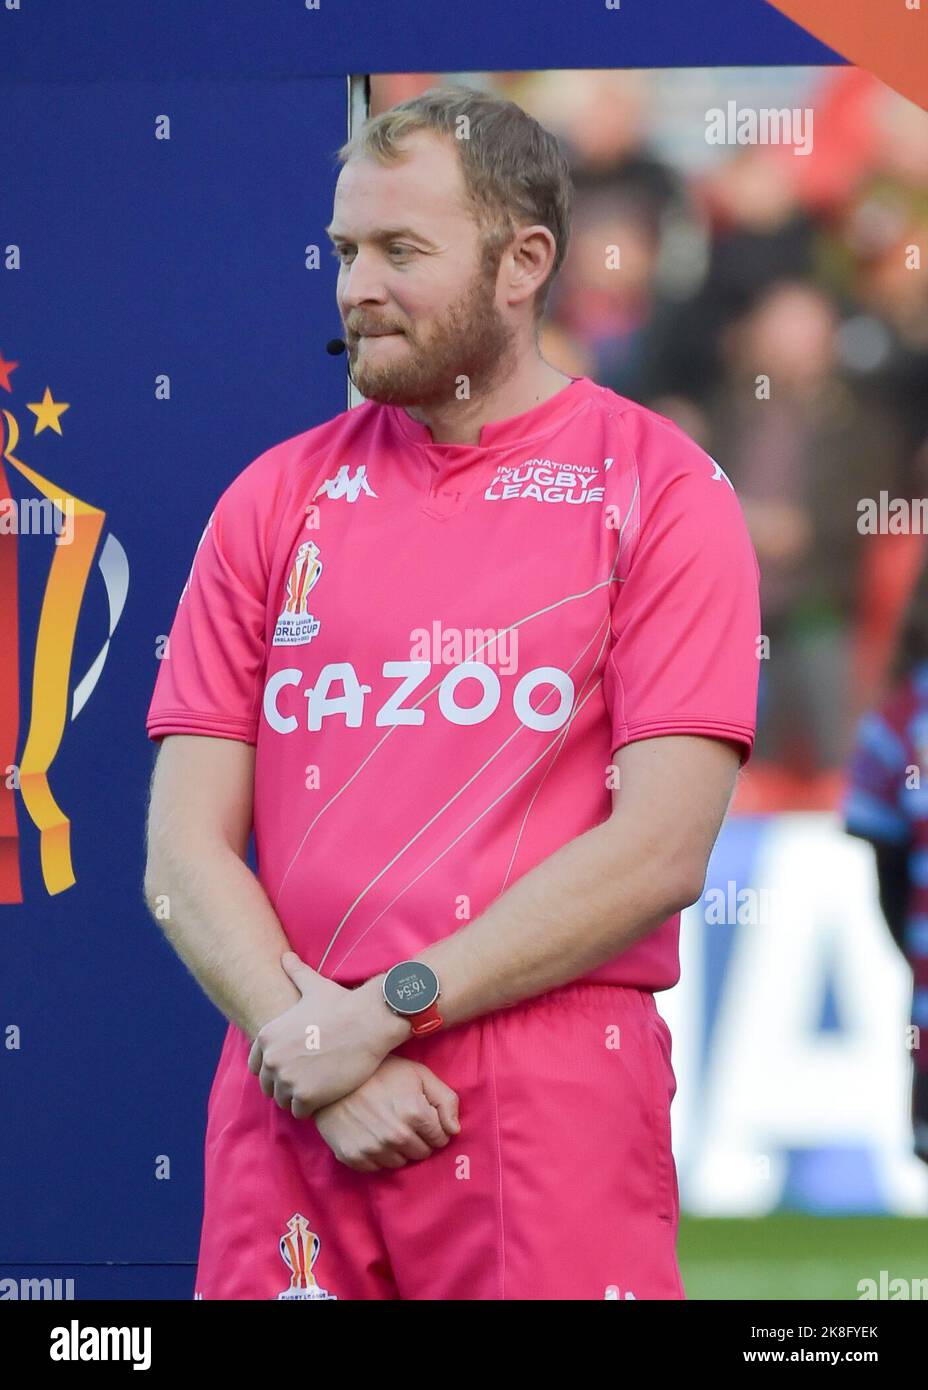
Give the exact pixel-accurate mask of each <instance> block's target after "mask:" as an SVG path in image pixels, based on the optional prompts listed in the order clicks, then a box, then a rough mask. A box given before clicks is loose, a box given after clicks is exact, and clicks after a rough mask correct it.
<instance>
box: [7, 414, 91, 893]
mask: <svg viewBox="0 0 928 1390" xmlns="http://www.w3.org/2000/svg"><path fill="white" fill-rule="evenodd" d="M4 415H5V418H6V423H7V430H8V442H7V444H6V446H5V449H4V458H5V459H6V461H7V463H10V464H12V466H13V467H14V468H15V469H17V470H18V471H19V473H21V474H22V476H23V477H24V478H26V479H27V480H28V481H29V482H30V483H32V484H33V486H34V487H36V488H37V489H38V491H39V492H41V493H42V494H43V495H44V496H46V497H48V498H50V499H51V500H52V502H54V503H55V504H56V505H57V504H58V503H59V502H64V503H68V502H70V503H71V504H72V506H73V508H74V522H73V525H74V532H73V536H72V538H71V543H70V544H69V545H61V546H59V545H55V546H54V555H53V557H52V562H51V566H50V567H49V571H48V575H47V578H46V581H45V593H44V595H43V598H42V610H41V613H40V615H39V627H38V632H37V634H36V640H35V656H34V659H33V666H32V710H31V714H30V720H29V731H28V733H27V735H26V745H25V747H24V749H23V753H22V757H21V759H20V771H19V788H20V792H21V793H22V798H23V802H24V804H25V807H26V810H27V811H28V812H29V815H30V816H31V817H32V821H33V823H34V824H35V826H36V827H37V829H38V831H39V856H40V859H41V863H42V877H43V879H44V881H45V887H46V888H47V889H48V892H49V893H50V894H55V893H63V892H64V890H65V889H66V888H70V887H71V885H72V884H73V883H74V882H75V878H74V870H73V868H72V865H71V822H70V821H69V820H68V818H67V816H66V815H65V813H64V811H63V810H62V809H61V807H60V806H59V805H58V803H57V801H56V800H55V798H54V796H53V794H52V790H51V787H50V786H49V781H48V772H49V769H50V767H51V765H52V763H53V761H54V759H55V756H56V755H57V752H58V748H59V746H60V744H61V739H62V736H63V734H64V730H65V725H66V724H67V721H68V684H69V674H70V670H71V657H72V654H73V651H74V636H75V633H76V631H77V620H78V618H79V617H80V611H81V603H82V601H83V597H84V589H85V587H86V584H87V578H88V575H89V574H90V569H91V565H92V563H93V557H94V554H95V552H96V548H97V542H98V540H99V538H100V533H101V532H102V530H103V524H104V521H105V520H106V513H105V512H102V511H101V510H100V508H99V507H92V506H91V505H90V503H89V502H82V501H81V500H80V498H79V497H75V496H74V494H73V493H70V492H68V491H67V490H66V489H65V488H58V487H55V485H54V484H53V483H51V482H49V480H48V478H43V476H42V474H41V473H37V472H36V471H35V469H34V468H29V467H28V466H27V465H26V464H25V463H23V461H22V459H18V458H17V457H16V455H15V454H14V453H13V450H14V449H15V448H16V447H17V444H18V442H19V426H18V425H17V423H16V420H15V418H14V416H12V415H10V414H9V412H7V411H5V412H4ZM59 510H60V507H59Z"/></svg>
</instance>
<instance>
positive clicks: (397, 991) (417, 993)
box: [383, 960, 438, 1014]
mask: <svg viewBox="0 0 928 1390" xmlns="http://www.w3.org/2000/svg"><path fill="white" fill-rule="evenodd" d="M383 992H384V997H385V998H386V1001H387V1003H388V1004H389V1005H390V1007H391V1008H393V1009H395V1010H396V1011H397V1013H401V1014H419V1013H421V1012H422V1010H423V1009H427V1008H428V1007H429V1005H430V1004H434V1003H435V1000H436V999H437V998H438V976H437V975H436V974H435V971H434V970H430V969H429V967H428V966H427V965H422V964H420V962H419V961H416V960H404V961H401V962H400V964H399V965H394V967H393V969H392V970H388V971H387V974H386V977H385V978H384V982H383Z"/></svg>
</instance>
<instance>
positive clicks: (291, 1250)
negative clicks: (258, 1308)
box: [277, 1212, 338, 1299]
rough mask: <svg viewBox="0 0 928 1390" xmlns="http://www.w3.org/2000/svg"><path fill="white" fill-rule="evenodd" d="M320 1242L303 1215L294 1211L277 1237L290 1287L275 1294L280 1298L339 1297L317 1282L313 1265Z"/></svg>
mask: <svg viewBox="0 0 928 1390" xmlns="http://www.w3.org/2000/svg"><path fill="white" fill-rule="evenodd" d="M320 1244H321V1242H320V1240H319V1237H318V1236H317V1235H316V1233H315V1231H313V1230H311V1229H310V1225H309V1222H308V1221H307V1220H306V1217H305V1216H301V1215H300V1213H299V1212H295V1213H294V1215H293V1216H291V1218H290V1220H289V1221H288V1222H287V1230H286V1232H285V1234H284V1235H282V1236H281V1238H280V1255H281V1259H282V1260H283V1262H284V1264H285V1265H286V1266H287V1268H288V1269H289V1271H290V1284H289V1287H288V1288H286V1289H284V1291H283V1292H282V1293H279V1294H278V1295H277V1297H278V1299H281V1298H335V1299H337V1298H338V1294H335V1293H329V1292H328V1291H327V1290H326V1289H322V1288H320V1287H319V1285H318V1284H317V1283H316V1280H315V1276H314V1275H313V1265H314V1264H315V1263H316V1259H317V1258H318V1255H319V1246H320Z"/></svg>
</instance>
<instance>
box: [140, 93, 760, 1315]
mask: <svg viewBox="0 0 928 1390" xmlns="http://www.w3.org/2000/svg"><path fill="white" fill-rule="evenodd" d="M339 156H340V158H341V159H342V161H343V168H342V169H341V172H340V175H339V178H338V183H337V187H336V192H335V200H334V209H333V218H332V223H331V225H330V227H329V228H328V229H327V230H328V233H329V236H330V238H331V240H332V243H333V248H334V251H335V254H336V255H337V257H338V259H339V272H338V291H337V297H338V306H339V311H340V314H341V317H342V321H343V324H344V329H345V334H346V340H347V346H348V353H349V360H350V364H351V368H352V371H353V376H354V380H355V381H356V383H357V385H358V388H359V390H360V391H361V393H362V395H363V396H365V397H366V400H365V401H364V403H363V404H362V405H360V406H358V407H357V408H355V409H352V410H348V411H345V412H343V413H342V414H340V415H338V416H336V417H335V419H334V420H331V421H328V422H326V423H324V424H322V425H318V426H316V427H315V428H313V429H310V430H308V431H306V432H305V433H304V434H301V435H298V436H296V437H295V438H293V439H289V440H286V441H285V442H283V443H282V444H279V445H277V446H275V447H274V448H272V449H270V450H268V451H267V452H266V453H265V454H262V455H261V456H260V457H259V458H257V459H256V460H254V462H252V463H251V464H250V465H249V466H248V467H247V468H246V469H245V470H244V472H242V473H241V474H240V475H239V476H238V477H237V478H236V479H235V480H234V481H233V483H232V484H231V485H230V486H229V487H228V488H227V489H226V491H225V492H224V493H223V494H222V496H221V498H220V499H219V502H218V504H217V506H216V508H215V510H214V512H213V515H212V517H211V518H210V520H209V523H208V524H207V528H206V530H205V532H204V534H203V537H202V539H201V542H200V545H199V547H198V550H197V554H196V557H195V560H194V563H193V566H192V569H191V573H190V577H189V579H188V583H187V586H186V587H185V590H184V592H183V594H182V595H181V600H180V603H179V606H178V611H177V615H176V617H175V621H174V625H173V628H172V631H171V636H170V644H169V655H168V659H166V660H165V661H164V662H163V664H162V666H161V669H160V671H159V675H158V680H157V684H156V688H155V693H154V698H153V700H152V704H151V709H150V711H149V715H148V724H147V727H148V732H149V735H150V736H151V737H152V738H153V739H160V738H164V745H163V747H162V749H161V752H160V754H159V757H158V762H157V767H156V771H155V775H154V778H153V786H152V800H151V807H150V814H149V854H148V864H147V870H146V897H147V900H148V901H149V903H150V904H151V905H152V906H154V904H155V903H156V902H158V903H161V904H162V907H163V904H164V903H165V901H166V902H167V903H168V904H169V913H168V920H167V921H166V923H165V928H166V931H167V934H168V936H169V939H170V940H171V942H172V944H173V945H174V947H175V949H176V950H177V952H178V954H179V955H180V956H181V957H182V959H183V960H184V961H185V962H186V963H187V965H188V966H189V968H190V969H191V970H192V972H193V973H194V974H195V976H196V978H197V979H198V980H199V981H200V983H201V985H202V986H203V988H204V990H205V991H206V993H207V994H208V995H209V997H210V998H211V999H212V1000H213V1001H214V1002H215V1003H216V1004H217V1005H218V1007H219V1008H220V1009H222V1011H223V1013H224V1014H225V1015H226V1017H227V1018H228V1019H229V1020H230V1026H229V1029H228V1032H227V1035H226V1039H225V1044H224V1046H223V1050H222V1055H221V1058H220V1062H219V1067H218V1070H217V1073H216V1077H215V1081H214V1084H213V1088H212V1092H211V1095H210V1101H209V1108H208V1118H207V1136H206V1197H205V1210H204V1218H203V1230H202V1236H201V1245H200V1258H199V1267H198V1271H197V1281H196V1292H195V1295H194V1296H195V1297H202V1298H211V1299H212V1298H262V1299H264V1298H278V1297H284V1298H290V1297H295V1298H319V1299H322V1298H361V1299H378V1298H401V1299H564V1298H570V1299H589V1298H596V1299H601V1298H682V1297H683V1296H684V1291H683V1286H682V1283H681V1280H680V1275H679V1270H678V1267H677V1262H676V1255H675V1242H676V1230H677V1219H678V1196H677V1182H676V1173H675V1169H674V1163H673V1156H672V1153H671V1145H670V1102H671V1099H672V1096H673V1093H674V1089H675V1082H674V1076H673V1071H672V1069H671V1064H670V1037H669V1033H668V1030H667V1027H666V1025H665V1024H664V1022H663V1020H662V1019H661V1017H660V1015H659V1014H658V1011H657V1008H656V1006H655V1002H654V991H655V990H659V989H666V988H668V987H669V986H671V985H673V984H674V983H675V982H676V980H677V978H678V975H679V963H678V958H677V939H678V931H679V913H680V910H681V908H683V907H684V906H685V905H686V904H689V903H692V902H694V901H695V900H696V899H697V898H698V897H699V895H700V893H701V891H702V886H703V883H704V878H705V872H706V864H707V860H708V856H709V853H710V851H711V848H712V845H713V843H714V841H715V839H716V836H717V834H718V831H719V827H720V825H721V822H722V820H723V818H724V815H725V811H726V809H727V806H728V803H729V800H730V797H731V794H732V790H733V787H734V784H735V780H736V777H737V772H738V767H739V763H740V762H742V761H743V760H745V759H746V758H747V756H748V755H749V753H750V750H751V747H752V743H753V737H754V727H755V700H756V685H757V665H756V657H755V650H756V639H757V634H758V627H759V616H758V606H757V566H756V560H755V558H754V553H753V550H752V548H751V544H750V541H749V539H748V535H747V530H746V527H745V525H744V521H743V518H742V515H741V511H740V508H739V506H738V502H737V500H736V498H735V496H734V493H733V491H732V489H731V486H730V484H729V482H728V480H727V478H726V477H725V475H724V473H722V471H721V469H720V468H719V467H718V465H717V464H715V463H714V462H713V460H711V459H710V458H709V457H708V456H707V455H706V454H705V453H703V452H702V450H701V449H699V448H698V447H697V446H696V445H695V444H694V443H693V442H692V441H691V440H690V439H689V438H688V437H687V436H686V435H685V434H683V433H682V431H680V430H679V429H677V428H676V426H674V425H673V424H671V422H670V421H668V420H666V419H664V418H663V417H661V416H659V415H656V414H654V413H653V412H650V411H648V410H645V409H642V408H641V407H640V406H638V405H636V404H634V403H633V402H631V401H629V400H626V399H625V398H623V397H620V396H617V395H615V394H614V393H612V392H610V391H608V390H604V389H602V388H600V387H598V386H596V385H595V384H594V383H593V382H592V381H590V380H589V379H588V378H569V377H566V376H564V374H563V373H561V372H558V371H557V370H556V369H555V368H554V367H552V366H550V365H549V364H548V363H547V362H545V361H544V360H543V359H542V358H541V356H540V355H539V352H538V348H537V326H538V321H539V318H540V315H541V312H542V311H543V308H544V302H545V296H546V293H547V291H548V289H549V287H550V282H551V279H552V276H553V275H554V274H555V273H556V271H557V269H558V268H559V266H560V264H561V262H562V260H563V257H564V253H565V250H566V245H567V237H568V230H569V215H570V178H569V172H568V169H567V166H566V163H565V161H564V159H563V156H562V155H561V153H560V150H559V149H558V146H557V142H556V141H555V140H554V138H553V137H552V136H551V135H550V134H549V133H548V132H547V131H545V130H544V129H543V128H542V127H541V126H539V125H538V124H537V122H535V121H534V120H532V119H530V118H529V117H528V116H527V115H526V114H525V113H524V112H523V111H521V110H520V109H519V108H518V107H517V106H515V105H514V104H513V103H510V102H506V101H499V100H496V99H494V98H492V97H490V96H487V95H484V94H481V93H478V92H473V91H469V90H467V89H461V88H453V89H438V90H433V91H431V92H428V93H426V94H425V95H424V96H422V97H420V98H417V99H415V100H413V101H410V102H405V103H403V104H402V105H400V106H398V107H395V108H393V109H392V110H390V111H388V112H386V113H384V114H382V115H381V116H378V117H376V118H373V119H371V120H369V121H368V122H366V123H365V125H364V126H363V128H362V129H361V130H360V131H359V132H358V134H357V136H356V137H355V138H354V139H353V141H351V142H349V144H348V145H347V146H345V147H343V149H342V150H341V151H340V152H339ZM252 821H253V826H254V833H255V844H256V851H257V861H258V873H257V876H255V875H253V874H252V873H251V871H250V869H249V868H248V867H247V865H246V864H245V863H244V862H243V861H244V858H245V854H246V848H247V843H248V835H249V830H250V828H251V826H252ZM159 915H163V910H162V913H161V914H159ZM397 967H398V968H397ZM439 989H440V994H439V993H438V990H439Z"/></svg>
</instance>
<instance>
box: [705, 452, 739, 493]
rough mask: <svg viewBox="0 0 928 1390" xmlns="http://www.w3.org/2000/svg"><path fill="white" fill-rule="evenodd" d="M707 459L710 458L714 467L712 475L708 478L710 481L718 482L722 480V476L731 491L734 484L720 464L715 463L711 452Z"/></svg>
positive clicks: (733, 488)
mask: <svg viewBox="0 0 928 1390" xmlns="http://www.w3.org/2000/svg"><path fill="white" fill-rule="evenodd" d="M709 459H710V462H711V464H712V466H713V468H714V469H715V472H714V473H713V474H712V477H711V478H710V479H709V481H710V483H720V482H721V481H722V479H723V478H724V480H725V482H726V483H727V484H728V486H729V487H730V488H731V490H732V492H734V490H735V485H734V483H733V482H732V480H731V478H729V476H728V474H727V473H726V472H725V469H724V468H722V467H721V465H720V464H717V463H716V461H715V459H714V458H712V456H711V454H710V455H709Z"/></svg>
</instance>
